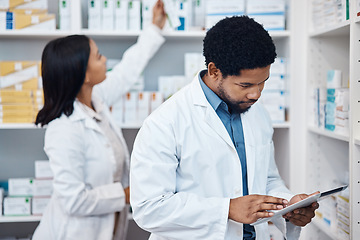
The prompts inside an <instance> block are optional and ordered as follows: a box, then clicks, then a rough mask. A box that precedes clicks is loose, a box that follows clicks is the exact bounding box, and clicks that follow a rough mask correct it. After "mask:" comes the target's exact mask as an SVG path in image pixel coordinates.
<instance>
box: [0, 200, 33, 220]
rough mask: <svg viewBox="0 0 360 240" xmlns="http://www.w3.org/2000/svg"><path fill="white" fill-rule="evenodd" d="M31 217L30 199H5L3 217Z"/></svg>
mask: <svg viewBox="0 0 360 240" xmlns="http://www.w3.org/2000/svg"><path fill="white" fill-rule="evenodd" d="M28 215H31V198H30V197H5V198H4V216H28Z"/></svg>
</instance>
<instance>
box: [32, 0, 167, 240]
mask: <svg viewBox="0 0 360 240" xmlns="http://www.w3.org/2000/svg"><path fill="white" fill-rule="evenodd" d="M165 21H166V15H165V12H164V6H163V2H162V1H161V0H158V1H157V2H156V4H155V6H154V9H153V24H152V25H151V26H149V28H148V29H145V30H144V31H143V33H141V35H140V36H139V38H138V40H137V43H136V44H134V45H133V46H131V47H130V48H129V49H128V50H127V51H126V52H125V53H124V55H123V58H122V61H121V62H120V63H119V64H118V65H116V66H115V67H114V68H113V70H112V71H111V72H108V73H106V57H104V56H102V55H101V54H100V53H99V51H98V47H97V46H96V44H95V42H94V41H93V40H91V39H89V38H88V37H86V36H84V35H72V36H68V37H64V38H59V39H55V40H53V41H51V42H49V43H48V44H47V45H46V47H45V49H44V51H43V54H42V77H43V89H44V98H45V103H44V107H43V109H42V110H41V111H40V112H39V114H38V115H37V118H36V124H40V125H41V126H44V125H47V129H46V134H45V146H44V150H45V152H46V154H47V156H48V157H49V160H50V166H51V169H52V171H53V174H54V180H53V187H54V190H53V194H52V196H51V199H50V202H49V204H48V206H47V208H46V210H45V212H44V215H43V217H42V219H41V222H40V224H39V226H38V228H37V229H36V230H35V233H34V236H33V239H35V240H42V239H44V240H45V239H46V240H50V239H61V240H69V239H77V240H78V239H84V240H85V239H86V240H89V239H94V240H107V239H109V240H111V239H121V240H122V239H125V238H126V229H127V212H128V211H129V209H128V208H126V203H129V152H128V150H127V147H126V143H125V140H124V138H123V136H122V133H121V130H120V129H119V128H118V127H117V126H116V124H115V122H114V120H113V119H112V117H111V113H110V111H109V106H112V105H113V104H114V103H115V102H116V101H118V100H120V99H121V96H122V95H123V94H124V93H126V92H127V91H128V90H129V89H130V87H131V86H132V85H133V84H134V83H136V81H137V80H138V79H139V77H140V75H141V73H142V72H143V71H144V69H145V67H146V65H147V64H148V62H149V61H150V59H151V58H152V57H153V55H154V54H155V53H156V52H157V50H158V49H159V48H160V46H161V45H162V44H163V42H164V41H165V40H164V38H163V37H162V35H161V29H162V28H163V27H164V24H165Z"/></svg>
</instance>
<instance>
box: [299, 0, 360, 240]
mask: <svg viewBox="0 0 360 240" xmlns="http://www.w3.org/2000/svg"><path fill="white" fill-rule="evenodd" d="M311 2H312V1H311V0H308V1H306V3H305V4H307V5H308V10H307V11H306V13H307V19H311ZM349 4H350V20H347V21H345V22H343V23H339V24H336V25H335V26H332V27H328V28H326V29H322V30H318V31H310V32H309V33H308V37H307V39H306V42H305V44H306V46H307V48H308V50H307V59H308V60H307V61H308V64H307V69H306V72H307V77H306V79H307V82H306V85H307V91H308V93H307V95H306V96H307V99H308V100H307V106H308V109H311V107H310V104H311V103H310V102H311V101H310V98H311V96H310V92H311V91H312V89H313V88H314V87H324V88H326V72H327V70H330V69H340V70H341V71H342V73H343V79H345V80H347V79H349V88H350V117H349V118H350V119H349V120H350V123H349V125H350V126H349V134H345V133H338V132H336V131H335V132H331V131H328V130H323V129H318V128H317V127H313V126H312V124H310V122H311V116H309V117H308V119H307V125H308V127H307V136H306V140H305V141H306V148H305V149H306V153H307V154H306V163H305V164H306V169H307V173H306V188H307V189H308V191H309V192H311V191H313V190H323V189H326V188H329V187H331V186H337V185H340V184H349V190H350V239H357V237H358V236H360V235H359V234H360V193H359V191H358V189H359V187H360V182H359V179H360V134H359V133H360V126H359V124H360V110H359V109H358V108H359V104H360V98H359V92H360V24H359V19H360V18H359V17H357V16H356V13H355V6H356V1H355V0H350V3H349ZM311 24H312V22H311V20H309V21H308V26H309V27H308V28H309V29H311ZM308 112H309V111H308V110H307V112H306V113H305V112H304V114H307V115H310V114H309V113H308ZM320 205H321V202H320ZM303 236H305V237H304V238H302V239H310V240H312V239H314V240H315V239H316V240H323V239H324V240H325V239H338V238H337V236H336V233H333V232H332V231H331V229H330V227H328V226H326V225H325V224H324V223H323V222H322V221H321V220H320V219H317V218H315V219H314V221H313V223H312V224H310V226H309V227H307V228H306V231H305V235H303Z"/></svg>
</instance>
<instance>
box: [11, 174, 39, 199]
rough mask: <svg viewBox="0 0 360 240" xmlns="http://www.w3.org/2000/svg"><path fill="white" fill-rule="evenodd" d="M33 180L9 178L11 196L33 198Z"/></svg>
mask: <svg viewBox="0 0 360 240" xmlns="http://www.w3.org/2000/svg"><path fill="white" fill-rule="evenodd" d="M33 192H34V190H33V179H32V178H9V196H32V195H33Z"/></svg>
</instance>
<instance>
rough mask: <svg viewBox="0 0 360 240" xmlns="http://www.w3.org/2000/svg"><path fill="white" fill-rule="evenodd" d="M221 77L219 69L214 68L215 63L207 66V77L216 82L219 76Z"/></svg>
mask: <svg viewBox="0 0 360 240" xmlns="http://www.w3.org/2000/svg"><path fill="white" fill-rule="evenodd" d="M220 75H221V71H220V69H218V68H217V67H216V66H215V63H213V62H210V63H209V64H208V76H209V77H210V78H211V79H213V80H218V78H219V76H220Z"/></svg>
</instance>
